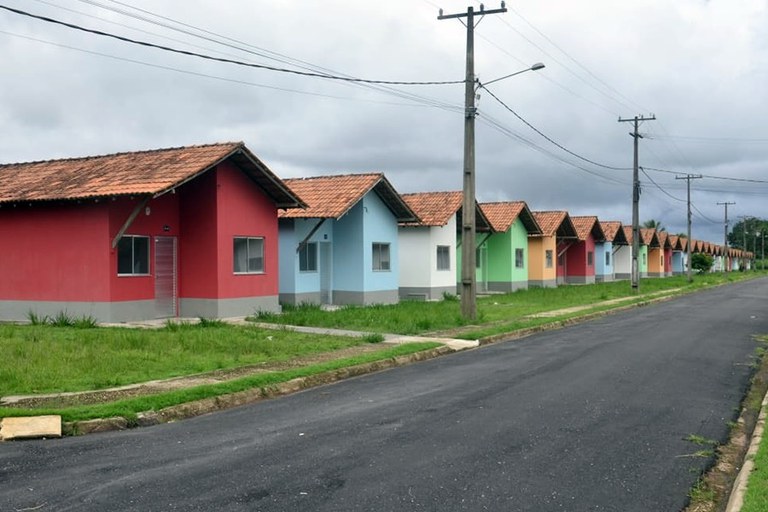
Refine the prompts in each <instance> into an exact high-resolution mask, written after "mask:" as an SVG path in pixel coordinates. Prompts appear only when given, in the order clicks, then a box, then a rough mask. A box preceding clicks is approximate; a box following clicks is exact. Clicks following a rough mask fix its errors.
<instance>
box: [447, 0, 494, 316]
mask: <svg viewBox="0 0 768 512" xmlns="http://www.w3.org/2000/svg"><path fill="white" fill-rule="evenodd" d="M502 12H507V9H506V7H504V2H501V8H500V9H491V10H485V8H484V7H483V5H482V4H481V5H480V11H479V12H478V13H477V15H479V16H484V15H486V14H497V13H502ZM454 18H467V22H466V23H465V25H466V26H467V74H466V79H465V84H464V188H463V201H462V206H461V208H462V211H461V218H462V223H461V314H462V316H463V317H464V318H466V319H469V320H475V319H476V318H477V303H476V296H477V280H476V276H475V260H476V256H475V250H476V248H475V116H476V115H477V108H476V107H475V81H476V80H475V9H474V7H467V12H465V13H464V12H462V13H458V14H443V10H442V9H440V15H439V16H438V17H437V19H438V20H447V19H454Z"/></svg>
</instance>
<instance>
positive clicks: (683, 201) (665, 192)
mask: <svg viewBox="0 0 768 512" xmlns="http://www.w3.org/2000/svg"><path fill="white" fill-rule="evenodd" d="M640 171H641V172H642V173H643V174H644V175H645V177H646V178H648V181H650V182H651V183H653V184H654V185H655V186H656V188H658V189H659V190H661V191H662V192H663V193H664V194H665V195H666V196H668V197H670V198H672V199H674V200H675V201H679V202H681V203H686V202H687V200H686V199H680V198H679V197H675V196H673V195H672V194H670V193H669V192H667V191H666V190H664V189H663V188H662V187H661V185H659V184H658V183H656V182H655V181H654V179H653V178H651V177H650V176H649V175H648V173H647V172H645V169H643V168H642V167H640Z"/></svg>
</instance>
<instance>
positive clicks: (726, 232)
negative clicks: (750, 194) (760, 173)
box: [717, 201, 736, 272]
mask: <svg viewBox="0 0 768 512" xmlns="http://www.w3.org/2000/svg"><path fill="white" fill-rule="evenodd" d="M717 204H719V205H723V206H725V234H724V235H723V245H724V246H725V257H726V260H725V271H726V272H728V270H729V269H728V261H730V258H729V256H730V255H729V254H728V205H729V204H736V203H729V202H728V201H725V202H722V203H717Z"/></svg>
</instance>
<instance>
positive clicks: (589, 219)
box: [565, 216, 605, 284]
mask: <svg viewBox="0 0 768 512" xmlns="http://www.w3.org/2000/svg"><path fill="white" fill-rule="evenodd" d="M571 221H572V222H573V225H574V227H575V228H576V235H577V236H578V240H577V241H576V242H574V243H573V244H572V245H571V246H570V247H569V248H568V251H567V252H566V253H565V258H566V260H565V266H566V268H565V282H566V283H568V284H593V283H594V282H595V244H596V243H597V242H602V241H604V240H605V235H604V234H603V229H602V228H601V227H600V222H598V220H597V217H595V216H573V217H571Z"/></svg>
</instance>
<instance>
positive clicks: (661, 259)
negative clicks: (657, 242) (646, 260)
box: [659, 256, 664, 267]
mask: <svg viewBox="0 0 768 512" xmlns="http://www.w3.org/2000/svg"><path fill="white" fill-rule="evenodd" d="M659 265H661V266H662V267H663V266H664V256H662V257H661V258H659Z"/></svg>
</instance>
